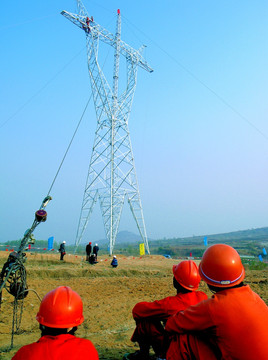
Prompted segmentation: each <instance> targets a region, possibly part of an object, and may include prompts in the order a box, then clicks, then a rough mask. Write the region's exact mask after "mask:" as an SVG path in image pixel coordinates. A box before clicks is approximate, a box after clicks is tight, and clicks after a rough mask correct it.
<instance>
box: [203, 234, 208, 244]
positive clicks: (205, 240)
mask: <svg viewBox="0 0 268 360" xmlns="http://www.w3.org/2000/svg"><path fill="white" fill-rule="evenodd" d="M204 245H205V246H208V238H207V237H206V236H205V237H204Z"/></svg>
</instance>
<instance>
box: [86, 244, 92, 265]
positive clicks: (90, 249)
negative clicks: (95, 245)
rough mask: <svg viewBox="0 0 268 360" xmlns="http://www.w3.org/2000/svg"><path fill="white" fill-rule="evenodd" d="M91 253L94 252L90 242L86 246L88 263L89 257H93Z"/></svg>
mask: <svg viewBox="0 0 268 360" xmlns="http://www.w3.org/2000/svg"><path fill="white" fill-rule="evenodd" d="M91 251H92V245H91V242H89V243H88V244H87V246H86V255H87V257H86V261H89V257H90V255H91Z"/></svg>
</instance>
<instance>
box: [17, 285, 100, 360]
mask: <svg viewBox="0 0 268 360" xmlns="http://www.w3.org/2000/svg"><path fill="white" fill-rule="evenodd" d="M36 320H37V321H38V322H39V324H40V326H39V327H40V330H41V338H40V339H39V340H38V341H37V342H35V343H32V344H29V345H25V346H23V347H22V348H21V349H20V350H19V351H18V352H17V353H16V354H15V355H14V356H13V358H12V360H26V359H27V360H36V359H38V360H48V359H49V360H59V359H64V360H68V359H70V360H71V359H72V360H76V359H77V360H78V359H87V358H88V359H91V360H98V359H99V357H98V353H97V350H96V349H95V347H94V346H93V344H92V343H91V341H90V340H86V339H80V338H78V337H76V336H74V333H75V331H76V329H77V326H79V325H80V324H82V322H83V321H84V316H83V303H82V300H81V298H80V296H79V295H78V294H77V293H76V292H75V291H73V290H72V289H71V288H70V287H67V286H60V287H58V288H56V289H54V290H52V291H50V292H48V293H47V294H46V295H45V297H44V298H43V300H42V302H41V304H40V308H39V311H38V313H37V315H36Z"/></svg>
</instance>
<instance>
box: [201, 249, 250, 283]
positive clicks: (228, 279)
mask: <svg viewBox="0 0 268 360" xmlns="http://www.w3.org/2000/svg"><path fill="white" fill-rule="evenodd" d="M199 273H200V276H201V278H202V279H203V280H204V281H205V282H206V283H207V284H208V285H209V287H211V286H212V287H215V288H220V289H222V288H230V287H234V286H237V285H239V284H241V283H242V281H243V279H244V277H245V269H244V267H243V265H242V262H241V259H240V256H239V254H238V252H237V251H236V250H235V249H234V248H232V247H231V246H229V245H225V244H216V245H212V246H210V247H209V248H208V249H207V250H206V251H205V252H204V254H203V257H202V260H201V262H200V264H199Z"/></svg>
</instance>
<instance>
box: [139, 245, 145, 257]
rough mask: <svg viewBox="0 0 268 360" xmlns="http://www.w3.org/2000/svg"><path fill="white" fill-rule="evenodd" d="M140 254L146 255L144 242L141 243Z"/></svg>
mask: <svg viewBox="0 0 268 360" xmlns="http://www.w3.org/2000/svg"><path fill="white" fill-rule="evenodd" d="M140 255H141V256H142V255H145V247H144V243H142V244H140Z"/></svg>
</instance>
